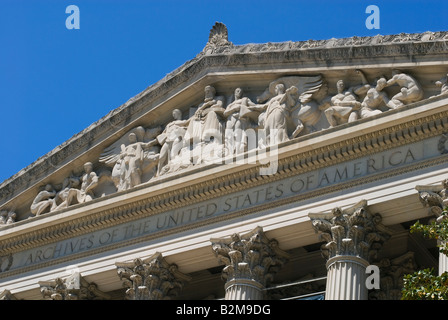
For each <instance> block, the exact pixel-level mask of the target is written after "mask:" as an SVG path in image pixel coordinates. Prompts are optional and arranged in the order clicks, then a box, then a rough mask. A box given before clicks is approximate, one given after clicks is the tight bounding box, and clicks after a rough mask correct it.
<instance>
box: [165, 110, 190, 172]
mask: <svg viewBox="0 0 448 320" xmlns="http://www.w3.org/2000/svg"><path fill="white" fill-rule="evenodd" d="M173 118H174V121H171V122H170V123H168V124H167V125H166V127H165V130H164V131H163V132H162V133H161V134H160V135H158V136H157V140H158V142H159V144H160V145H162V148H161V149H160V155H159V163H158V167H157V175H160V174H161V173H162V169H163V167H165V166H166V165H168V164H169V163H170V161H171V160H172V159H174V158H175V157H176V156H177V155H179V153H180V151H181V149H182V147H183V144H184V135H185V132H186V130H187V126H188V124H189V122H190V119H188V120H182V112H181V111H180V110H179V109H175V110H173Z"/></svg>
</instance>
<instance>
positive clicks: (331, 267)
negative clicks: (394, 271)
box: [309, 201, 390, 300]
mask: <svg viewBox="0 0 448 320" xmlns="http://www.w3.org/2000/svg"><path fill="white" fill-rule="evenodd" d="M309 217H310V219H311V221H312V224H313V227H314V228H315V230H316V231H317V232H321V238H322V239H323V240H324V241H325V242H326V243H325V244H324V245H323V246H322V255H323V256H324V257H325V258H326V260H327V264H326V267H327V287H326V292H325V300H367V299H368V289H367V287H366V283H365V282H366V268H367V266H368V265H369V260H370V259H371V258H372V257H374V256H375V255H376V252H377V250H379V249H380V248H381V246H382V243H383V242H384V241H385V240H387V239H388V238H389V236H390V235H389V233H388V231H387V230H386V228H385V227H384V226H383V225H382V224H381V223H380V222H381V217H380V215H378V214H376V215H371V214H370V213H369V211H368V210H367V202H366V201H361V202H360V203H358V204H356V205H355V206H353V207H350V208H347V209H344V210H342V209H340V208H335V209H333V210H332V211H331V212H329V213H326V212H323V213H310V214H309Z"/></svg>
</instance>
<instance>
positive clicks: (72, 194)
mask: <svg viewBox="0 0 448 320" xmlns="http://www.w3.org/2000/svg"><path fill="white" fill-rule="evenodd" d="M78 186H79V178H78V177H74V176H70V177H68V178H65V179H64V182H63V184H62V189H61V190H60V191H58V192H57V193H56V196H55V198H54V200H53V203H52V205H51V208H50V211H51V212H53V211H56V210H59V209H63V208H67V207H68V206H70V205H71V204H72V203H73V201H74V200H75V199H76V198H77V196H78V192H79V190H78V188H77V187H78Z"/></svg>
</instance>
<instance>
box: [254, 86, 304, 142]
mask: <svg viewBox="0 0 448 320" xmlns="http://www.w3.org/2000/svg"><path fill="white" fill-rule="evenodd" d="M298 103H299V102H298V89H297V87H295V86H291V87H289V88H288V89H287V90H285V85H284V84H283V83H278V84H277V85H276V86H275V96H274V97H273V98H271V99H270V100H269V101H268V102H267V103H265V104H262V105H256V106H254V107H251V109H252V110H266V111H265V112H264V113H262V114H261V115H260V117H262V120H261V121H260V122H261V123H263V126H264V130H265V135H266V138H265V141H264V143H265V144H266V146H269V145H275V144H278V143H282V142H285V141H288V140H289V135H288V123H289V121H290V113H291V110H292V109H293V108H295V107H296V106H297V104H298Z"/></svg>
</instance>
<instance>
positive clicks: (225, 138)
mask: <svg viewBox="0 0 448 320" xmlns="http://www.w3.org/2000/svg"><path fill="white" fill-rule="evenodd" d="M447 57H448V33H447V32H426V33H421V34H398V35H389V36H375V37H352V38H346V39H329V40H320V41H311V40H310V41H304V42H284V43H267V44H247V45H239V46H237V45H234V44H233V43H232V42H231V41H230V40H229V38H228V35H227V29H226V27H225V25H223V24H221V23H216V24H215V26H213V28H212V29H211V30H210V37H209V40H208V42H207V43H206V45H205V47H204V49H203V50H202V51H201V52H200V53H199V54H198V55H197V56H196V57H195V58H194V59H192V60H190V61H188V62H186V63H185V64H184V65H182V66H181V67H179V68H178V69H176V70H174V71H173V72H171V73H170V74H169V75H168V76H167V77H165V78H164V79H162V80H160V81H159V82H157V83H155V84H154V85H152V86H150V87H149V88H147V89H146V90H144V91H143V92H141V93H140V94H139V95H137V96H135V97H133V98H132V99H130V100H129V101H128V102H127V103H125V104H124V105H122V106H120V107H118V108H117V109H115V110H113V111H111V112H110V113H109V114H107V115H106V116H104V117H103V118H101V119H100V120H98V121H97V122H95V123H93V124H92V125H91V126H90V127H88V128H86V129H85V130H84V131H82V132H81V133H79V134H77V135H76V136H74V137H72V138H71V139H70V140H68V141H66V142H65V143H64V144H62V145H61V146H59V147H58V148H56V149H54V150H52V151H50V152H49V153H48V154H47V155H45V156H44V157H42V158H40V159H37V160H36V161H35V162H34V163H32V164H31V165H29V166H28V167H27V168H25V169H23V170H22V171H20V172H19V173H17V174H16V175H14V176H13V177H11V178H10V179H8V180H6V181H4V182H3V183H2V184H0V211H1V218H2V219H1V221H0V222H1V226H0V294H1V299H24V300H47V299H55V300H70V299H111V300H123V299H131V300H159V299H185V300H201V299H231V300H235V299H241V300H253V299H266V300H279V299H309V298H313V299H325V300H333V299H349V300H358V299H360V300H363V299H364V300H366V299H371V300H378V299H392V300H394V299H399V298H400V290H401V286H402V276H403V274H406V273H410V272H413V271H415V270H417V269H420V268H426V267H434V268H438V270H439V272H442V271H444V270H446V268H447V267H446V262H445V258H446V257H445V256H442V255H439V253H438V249H437V243H435V242H434V241H430V240H426V239H424V238H422V237H421V236H419V235H418V234H411V233H410V232H409V227H410V226H411V225H412V224H413V223H414V222H415V221H416V220H421V221H423V222H425V221H429V220H430V219H437V218H438V217H439V216H440V213H441V209H442V208H443V206H444V202H446V188H447V186H448V182H447V180H446V179H448V156H447V153H448V143H447V139H448V88H447V73H448V59H447ZM439 264H440V265H439ZM372 270H373V272H374V274H375V270H379V274H378V276H379V278H378V279H379V280H378V281H377V283H376V284H375V286H374V287H373V288H372V287H371V286H370V287H369V286H368V285H367V283H366V279H367V278H368V277H369V275H371V274H372V273H371V272H372ZM374 282H375V281H374ZM371 283H372V282H371ZM378 287H379V288H378Z"/></svg>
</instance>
